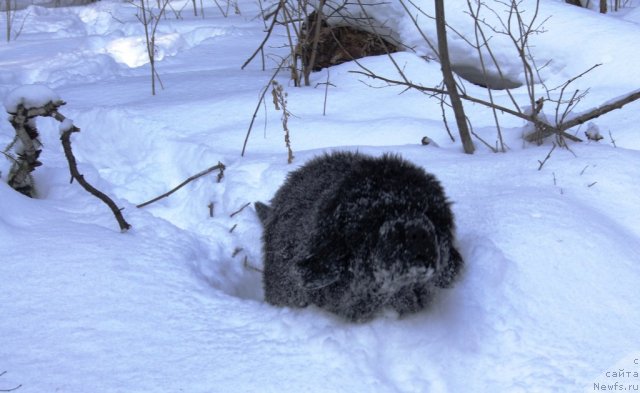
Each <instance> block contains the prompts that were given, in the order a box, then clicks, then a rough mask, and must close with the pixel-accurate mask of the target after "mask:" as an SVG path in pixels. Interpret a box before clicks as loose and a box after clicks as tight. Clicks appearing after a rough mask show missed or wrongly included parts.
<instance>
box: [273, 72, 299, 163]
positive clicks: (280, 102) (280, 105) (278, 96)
mask: <svg viewBox="0 0 640 393" xmlns="http://www.w3.org/2000/svg"><path fill="white" fill-rule="evenodd" d="M272 84H273V89H272V90H271V95H272V96H273V105H274V106H275V107H276V110H281V109H282V129H283V131H284V143H285V146H286V147H287V163H289V164H291V163H292V162H293V158H294V156H293V150H291V137H290V135H289V116H291V113H290V112H289V111H288V110H287V93H286V92H285V91H284V87H282V85H281V84H279V83H278V82H277V81H275V80H274V81H273V82H272Z"/></svg>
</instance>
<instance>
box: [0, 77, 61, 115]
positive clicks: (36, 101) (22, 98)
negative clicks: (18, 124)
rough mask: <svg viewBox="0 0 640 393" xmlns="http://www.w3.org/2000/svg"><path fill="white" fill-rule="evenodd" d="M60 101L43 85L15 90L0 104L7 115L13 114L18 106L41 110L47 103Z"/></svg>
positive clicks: (53, 92)
mask: <svg viewBox="0 0 640 393" xmlns="http://www.w3.org/2000/svg"><path fill="white" fill-rule="evenodd" d="M57 101H60V97H59V96H58V94H56V92H55V91H53V90H52V89H50V88H49V87H47V86H45V85H40V84H35V85H26V86H20V87H17V88H15V89H14V90H12V91H10V92H9V94H7V95H6V97H4V99H3V101H2V103H3V104H4V109H5V110H6V111H7V112H9V113H15V112H16V111H17V110H18V107H19V106H20V105H22V106H24V107H25V108H41V107H43V106H45V105H46V104H47V103H49V102H57Z"/></svg>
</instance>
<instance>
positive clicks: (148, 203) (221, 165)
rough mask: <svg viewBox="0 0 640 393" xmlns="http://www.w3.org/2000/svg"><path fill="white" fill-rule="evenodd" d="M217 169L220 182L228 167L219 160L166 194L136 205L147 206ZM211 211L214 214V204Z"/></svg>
mask: <svg viewBox="0 0 640 393" xmlns="http://www.w3.org/2000/svg"><path fill="white" fill-rule="evenodd" d="M216 169H218V170H220V172H219V173H218V183H220V181H221V180H222V178H223V177H224V170H225V169H226V167H225V166H224V164H223V163H221V162H218V164H217V165H214V166H212V167H211V168H207V169H205V170H204V171H202V172H199V173H197V174H195V175H193V176H191V177H189V178H188V179H187V180H185V181H183V182H182V183H180V184H178V186H176V187H175V188H173V189H172V190H171V191H168V192H165V193H164V194H162V195H160V196H158V197H155V198H153V199H152V200H150V201H147V202H144V203H141V204H139V205H137V206H136V207H138V208H140V207H145V206H147V205H150V204H152V203H153V202H156V201H159V200H160V199H162V198H166V197H168V196H169V195H171V194H173V193H174V192H176V191H178V190H179V189H181V188H182V187H184V186H186V185H187V184H188V183H189V182H191V181H193V180H195V179H197V178H199V177H202V176H204V175H206V174H208V173H211V172H213V171H215V170H216ZM210 212H211V214H213V213H212V212H213V206H211V207H210Z"/></svg>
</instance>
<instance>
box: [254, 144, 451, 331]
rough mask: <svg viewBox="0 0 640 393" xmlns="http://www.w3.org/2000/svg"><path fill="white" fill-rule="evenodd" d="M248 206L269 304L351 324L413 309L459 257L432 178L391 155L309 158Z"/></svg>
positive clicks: (445, 279) (447, 280)
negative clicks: (269, 196)
mask: <svg viewBox="0 0 640 393" xmlns="http://www.w3.org/2000/svg"><path fill="white" fill-rule="evenodd" d="M256 210H257V213H258V216H259V217H260V220H261V221H262V224H263V226H264V234H263V247H264V277H263V280H264V288H265V299H266V301H267V302H269V303H271V304H274V305H278V306H289V307H304V306H307V305H310V304H313V305H316V306H318V307H321V308H323V309H326V310H329V311H331V312H333V313H335V314H338V315H340V316H342V317H344V318H346V319H348V320H351V321H366V320H368V319H371V318H373V317H374V316H375V315H376V313H378V312H379V311H381V310H383V309H385V308H390V309H394V310H396V311H397V312H398V313H400V314H404V313H409V312H416V311H419V310H421V309H423V308H424V307H425V306H426V305H427V304H428V302H429V300H430V299H431V298H432V296H433V292H434V290H435V289H436V287H441V288H444V287H448V286H450V285H451V284H452V282H453V280H454V278H455V276H456V275H457V273H458V271H459V270H460V269H461V267H462V264H463V261H462V258H461V257H460V254H459V253H458V252H457V251H456V249H455V248H454V245H453V242H454V235H453V231H454V221H453V214H452V212H451V209H450V207H449V203H448V202H447V200H446V197H445V194H444V191H443V189H442V187H441V186H440V183H439V182H438V181H437V180H436V178H435V177H434V176H433V175H430V174H428V173H426V172H425V171H424V170H423V169H421V168H419V167H417V166H415V165H413V164H412V163H410V162H407V161H405V160H403V159H402V158H400V157H398V156H394V155H384V156H382V157H379V158H374V157H370V156H366V155H363V154H359V153H350V152H338V153H332V154H328V155H324V156H321V157H317V158H315V159H313V160H311V161H310V162H309V163H307V164H306V165H304V166H303V167H301V168H300V169H298V170H296V171H293V172H292V173H290V174H289V176H288V178H287V180H286V181H285V183H284V185H283V186H282V187H281V188H280V189H279V190H278V192H277V193H276V195H275V197H274V198H273V200H272V201H271V206H267V205H265V204H263V203H260V202H257V203H256Z"/></svg>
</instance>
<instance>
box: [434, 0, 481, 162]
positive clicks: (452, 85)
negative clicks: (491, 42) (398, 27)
mask: <svg viewBox="0 0 640 393" xmlns="http://www.w3.org/2000/svg"><path fill="white" fill-rule="evenodd" d="M435 6H436V31H437V33H438V52H439V56H440V66H441V67H442V77H443V79H444V84H445V86H446V88H447V92H448V93H449V99H450V100H451V107H452V108H453V112H454V114H455V117H456V124H457V125H458V132H459V133H460V140H461V141H462V146H463V147H464V152H465V153H467V154H473V152H474V150H475V147H474V146H473V141H472V140H471V133H470V132H469V127H468V126H467V117H466V116H465V114H464V108H463V107H462V100H461V99H460V95H459V94H458V87H457V86H456V81H455V79H454V78H453V72H452V71H451V63H450V61H449V47H448V44H447V26H446V23H445V18H444V1H443V0H435Z"/></svg>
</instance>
